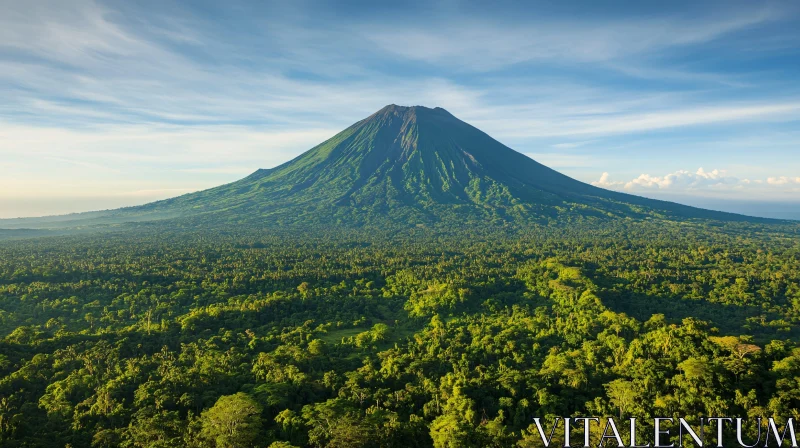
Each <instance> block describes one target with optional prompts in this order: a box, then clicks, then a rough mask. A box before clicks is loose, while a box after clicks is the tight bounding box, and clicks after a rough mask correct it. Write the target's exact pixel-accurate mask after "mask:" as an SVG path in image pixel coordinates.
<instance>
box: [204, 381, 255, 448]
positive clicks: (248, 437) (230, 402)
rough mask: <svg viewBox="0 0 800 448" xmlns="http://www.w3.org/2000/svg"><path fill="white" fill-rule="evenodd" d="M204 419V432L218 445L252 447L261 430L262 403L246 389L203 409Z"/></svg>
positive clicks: (219, 446) (220, 398) (224, 447)
mask: <svg viewBox="0 0 800 448" xmlns="http://www.w3.org/2000/svg"><path fill="white" fill-rule="evenodd" d="M201 421H202V427H203V429H202V432H201V435H202V436H203V438H205V439H207V440H208V441H210V442H213V443H214V444H215V446H216V447H217V448H245V447H250V446H253V444H254V443H255V442H256V440H257V439H258V435H259V432H260V431H261V406H259V405H258V403H256V402H255V400H253V398H252V397H250V396H249V395H247V394H245V393H243V392H239V393H236V394H234V395H225V396H222V397H219V399H218V400H217V402H216V404H214V406H213V407H212V408H211V409H208V410H207V411H204V412H203V414H202V415H201Z"/></svg>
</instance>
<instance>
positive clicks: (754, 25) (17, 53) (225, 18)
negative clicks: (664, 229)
mask: <svg viewBox="0 0 800 448" xmlns="http://www.w3.org/2000/svg"><path fill="white" fill-rule="evenodd" d="M380 3H381V2H347V1H341V2H306V1H292V2H265V1H258V2H255V1H254V2H244V1H225V2H220V1H202V0H197V1H185V2H180V1H170V0H159V1H137V2H130V1H115V0H112V1H105V0H97V1H89V0H70V1H69V2H65V1H61V0H54V1H46V0H27V1H18V0H0V10H2V14H0V98H2V101H0V218H9V217H18V216H41V215H52V214H62V213H69V212H78V211H88V210H98V209H108V208H115V207H119V206H124V205H135V204H142V203H146V202H149V201H152V200H156V199H162V198H166V197H171V196H176V195H180V194H184V193H188V192H191V191H196V190H200V189H204V188H209V187H212V186H216V185H219V184H223V183H227V182H231V181H234V180H237V179H239V178H241V177H244V176H246V175H247V174H249V173H251V172H253V171H255V170H256V169H257V168H269V167H273V166H276V165H278V164H280V163H282V162H285V161H287V160H289V159H291V158H293V157H294V156H296V155H298V154H300V153H302V152H304V151H306V150H308V149H310V148H311V147H313V146H314V145H316V144H318V143H320V142H322V141H324V140H326V139H327V138H329V137H331V136H333V135H334V134H336V133H337V132H338V131H340V130H342V129H343V128H345V127H347V126H349V125H350V124H352V123H354V122H356V121H359V120H360V119H362V118H364V117H366V116H368V115H370V114H371V113H373V112H375V111H376V110H378V109H380V108H381V107H383V106H385V105H387V104H400V105H424V106H428V107H437V106H438V107H443V108H445V109H447V110H448V111H450V112H451V113H452V114H454V115H455V116H456V117H458V118H460V119H462V120H465V121H467V122H469V123H471V124H473V125H474V126H476V127H478V128H480V129H481V130H483V131H485V132H487V133H488V134H490V135H491V136H493V137H495V138H496V139H497V140H499V141H501V142H502V143H504V144H506V145H507V146H509V147H511V148H513V149H515V150H517V151H519V152H522V153H525V154H527V155H529V156H530V157H532V158H534V159H535V160H537V161H539V162H541V163H544V164H546V165H548V166H550V167H552V168H554V169H557V170H559V171H561V172H563V173H565V174H568V175H570V176H572V177H574V178H576V179H579V180H582V181H584V182H589V183H593V184H594V185H597V186H600V187H603V188H609V189H616V190H620V191H627V192H630V193H634V194H640V195H646V196H650V197H657V198H665V199H670V200H676V201H679V202H684V203H688V204H691V205H702V206H705V207H710V208H717V209H727V210H730V211H739V212H745V213H751V214H760V215H770V216H772V215H775V214H782V215H781V216H785V217H791V216H790V215H792V214H793V213H794V214H796V217H797V218H800V82H798V81H800V1H796V0H784V1H775V2H752V1H745V2H738V1H722V2H711V1H704V2H682V1H674V2H628V1H620V2H608V1H603V2H549V3H536V2H517V3H511V2H502V1H501V2H461V1H444V2H420V3H414V2H384V3H386V4H385V5H381V4H380Z"/></svg>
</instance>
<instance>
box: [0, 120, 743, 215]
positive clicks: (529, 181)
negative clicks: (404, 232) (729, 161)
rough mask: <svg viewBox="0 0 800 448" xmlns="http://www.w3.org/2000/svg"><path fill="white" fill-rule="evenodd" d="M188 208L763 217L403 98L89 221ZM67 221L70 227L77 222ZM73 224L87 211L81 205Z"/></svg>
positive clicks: (211, 211)
mask: <svg viewBox="0 0 800 448" xmlns="http://www.w3.org/2000/svg"><path fill="white" fill-rule="evenodd" d="M187 216H195V217H196V216H206V217H208V218H213V219H220V220H223V221H229V222H230V221H258V220H262V221H264V224H265V225H267V224H270V223H272V224H281V223H292V224H298V223H339V224H354V225H361V224H367V223H378V222H393V223H400V224H403V225H406V224H410V225H413V224H420V223H431V222H447V221H450V220H453V223H464V222H487V220H489V221H493V222H502V223H516V224H522V223H526V222H537V223H563V222H570V221H574V220H586V219H611V218H620V217H623V218H636V219H641V218H654V217H655V218H670V219H686V218H707V219H715V220H725V221H729V220H751V218H746V217H744V216H740V215H734V214H729V213H722V212H712V211H708V210H702V209H698V208H693V207H688V206H683V205H679V204H675V203H671V202H665V201H657V200H652V199H645V198H642V197H638V196H633V195H628V194H624V193H617V192H612V191H608V190H604V189H600V188H597V187H594V186H591V185H588V184H585V183H582V182H579V181H577V180H574V179H572V178H569V177H567V176H565V175H563V174H560V173H558V172H556V171H554V170H552V169H550V168H548V167H546V166H544V165H542V164H540V163H538V162H536V161H534V160H532V159H531V158H529V157H527V156H525V155H523V154H520V153H518V152H516V151H514V150H512V149H510V148H508V147H506V146H504V145H503V144H501V143H500V142H498V141H496V140H494V139H493V138H491V137H490V136H488V135H487V134H485V133H484V132H481V131H480V130H478V129H476V128H475V127H473V126H471V125H469V124H467V123H465V122H463V121H461V120H459V119H457V118H456V117H454V116H453V115H452V114H450V113H449V112H447V111H446V110H444V109H441V108H435V109H429V108H426V107H421V106H415V107H401V106H396V105H390V106H386V107H384V108H383V109H381V110H379V111H378V112H376V113H375V114H373V115H371V116H369V117H367V118H366V119H364V120H361V121H359V122H357V123H355V124H353V125H352V126H350V127H349V128H347V129H345V130H344V131H342V132H340V133H339V134H337V135H335V136H334V137H332V138H331V139H329V140H327V141H326V142H323V143H322V144H320V145H318V146H316V147H314V148H312V149H311V150H309V151H307V152H305V153H304V154H302V155H300V156H299V157H297V158H295V159H294V160H291V161H289V162H287V163H284V164H283V165H280V166H278V167H275V168H272V169H268V170H263V169H262V170H258V171H256V172H254V173H253V174H251V175H250V176H248V177H246V178H244V179H241V180H239V181H236V182H233V183H231V184H227V185H223V186H220V187H216V188H212V189H209V190H205V191H200V192H197V193H192V194H187V195H184V196H180V197H177V198H173V199H168V200H164V201H158V202H154V203H151V204H147V205H144V206H140V207H131V208H126V209H120V210H117V211H110V212H105V213H101V214H100V217H98V216H97V215H94V216H92V217H91V218H90V219H88V220H86V221H85V222H87V223H100V224H108V223H113V222H125V221H142V220H150V219H164V218H174V217H187ZM87 218H88V216H87ZM752 220H758V219H756V218H752ZM58 222H59V223H61V224H60V225H62V226H63V225H64V224H63V222H65V221H63V220H62V221H58ZM66 222H68V223H73V224H74V223H83V222H84V221H83V220H82V218H81V215H76V219H75V220H67V221H66ZM0 227H2V225H0Z"/></svg>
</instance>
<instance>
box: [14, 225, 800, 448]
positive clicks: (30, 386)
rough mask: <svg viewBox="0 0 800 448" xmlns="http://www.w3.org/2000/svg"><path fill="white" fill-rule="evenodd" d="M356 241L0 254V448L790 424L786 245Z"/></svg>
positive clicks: (797, 365)
mask: <svg viewBox="0 0 800 448" xmlns="http://www.w3.org/2000/svg"><path fill="white" fill-rule="evenodd" d="M792 229H794V230H792ZM369 235H371V236H368V235H367V234H366V233H364V232H346V231H342V232H337V231H324V230H320V231H319V232H318V233H316V234H298V233H295V232H289V231H287V232H264V231H261V230H257V229H256V230H251V229H247V228H243V227H239V228H230V229H229V230H228V231H225V232H223V231H215V232H213V233H209V232H203V231H196V232H187V231H186V230H169V229H168V228H166V227H153V228H142V229H139V230H137V231H136V232H114V233H106V234H104V235H103V237H102V238H99V237H97V236H85V235H77V236H61V237H50V238H39V239H25V240H18V241H7V242H4V243H3V244H2V245H0V334H2V335H3V336H2V340H1V342H0V445H2V446H4V447H23V446H27V447H64V446H71V447H83V446H86V447H176V446H195V447H251V446H261V447H267V446H271V447H289V446H298V447H301V446H313V447H325V446H329V447H361V446H363V447H407V446H418V447H471V446H474V447H480V446H487V447H492V446H496V447H504V446H523V447H527V446H530V447H533V446H542V445H541V443H542V442H541V441H540V439H539V436H538V433H537V432H536V430H535V428H534V427H533V426H532V422H533V420H532V419H533V418H534V417H540V418H542V419H544V421H548V422H549V421H552V419H553V418H554V417H556V416H581V415H585V416H623V417H628V416H633V417H637V418H640V419H642V420H644V421H643V422H642V424H643V425H646V424H647V419H648V418H649V417H652V416H676V417H678V416H680V417H684V418H687V419H691V418H699V417H700V416H712V415H734V416H743V417H748V418H753V419H755V418H756V417H759V416H762V417H768V416H772V417H775V418H777V419H781V421H785V419H787V418H789V417H795V418H797V417H799V416H800V346H798V344H797V342H798V337H799V336H800V333H799V332H798V324H799V323H800V322H799V320H800V286H799V285H800V239H798V232H797V229H796V228H793V227H788V228H785V229H780V228H778V229H777V230H775V229H772V230H770V229H769V228H768V227H767V228H764V229H762V232H756V231H755V229H754V228H751V227H748V225H736V224H726V225H718V226H713V225H704V224H694V225H692V224H687V223H673V224H667V223H664V222H662V223H659V224H658V225H654V224H652V223H647V222H642V223H637V222H629V223H619V222H611V223H607V224H605V225H603V226H595V227H593V228H584V229H580V228H579V229H574V230H565V229H562V230H558V231H556V230H547V229H540V230H539V231H535V232H533V231H528V232H525V231H514V232H505V233H502V234H501V233H498V232H493V231H488V230H487V231H484V232H472V233H470V232H465V233H461V234H459V235H447V234H443V235H440V236H438V237H433V236H431V235H432V234H431V233H430V232H428V231H426V230H424V229H423V230H419V229H412V230H406V231H402V230H398V231H397V232H396V233H392V232H389V231H388V230H387V231H385V232H384V233H381V232H378V231H375V232H370V233H369ZM751 429H752V430H755V428H751ZM730 430H733V429H732V428H730ZM645 434H646V433H645ZM752 436H753V437H755V434H753V435H752ZM646 438H647V436H646V435H645V436H644V439H646Z"/></svg>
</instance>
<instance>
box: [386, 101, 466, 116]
mask: <svg viewBox="0 0 800 448" xmlns="http://www.w3.org/2000/svg"><path fill="white" fill-rule="evenodd" d="M418 113H435V114H442V113H444V114H446V115H450V116H452V114H451V113H450V112H448V111H447V110H445V109H444V108H441V107H434V108H430V107H425V106H419V105H417V106H399V105H397V104H389V105H386V106H384V107H382V108H381V109H380V110H378V111H377V112H375V113H374V114H372V115H371V116H373V117H374V116H382V115H387V114H394V115H405V114H411V115H417V114H418Z"/></svg>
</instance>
